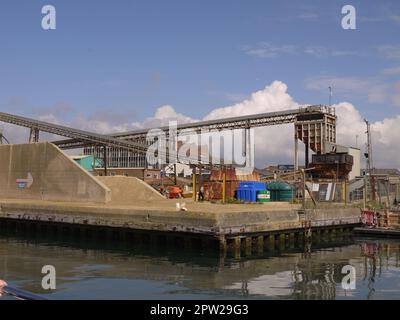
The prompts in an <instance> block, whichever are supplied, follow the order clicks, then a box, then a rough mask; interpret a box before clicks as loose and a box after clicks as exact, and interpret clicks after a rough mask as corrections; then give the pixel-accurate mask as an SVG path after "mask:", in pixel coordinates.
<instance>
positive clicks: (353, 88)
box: [304, 68, 400, 106]
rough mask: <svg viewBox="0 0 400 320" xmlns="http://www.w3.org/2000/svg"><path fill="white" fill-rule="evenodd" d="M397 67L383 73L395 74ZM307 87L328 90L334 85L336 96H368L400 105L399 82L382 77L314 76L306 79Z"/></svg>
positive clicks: (374, 101) (368, 97)
mask: <svg viewBox="0 0 400 320" xmlns="http://www.w3.org/2000/svg"><path fill="white" fill-rule="evenodd" d="M397 71H400V70H397V68H391V69H385V70H383V71H382V74H385V75H388V74H395V72H397ZM304 84H305V87H306V88H307V89H310V90H316V91H321V92H327V91H328V87H329V86H332V88H333V94H334V96H336V97H337V96H339V97H340V96H342V97H344V98H349V97H354V96H355V95H358V96H363V97H367V101H368V102H370V103H388V104H392V105H394V106H400V85H399V82H398V81H397V82H394V83H393V82H387V81H386V80H385V79H384V78H382V77H365V78H360V77H334V76H326V75H325V76H314V77H309V78H307V79H306V80H305V81H304Z"/></svg>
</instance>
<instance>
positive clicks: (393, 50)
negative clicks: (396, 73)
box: [378, 44, 400, 60]
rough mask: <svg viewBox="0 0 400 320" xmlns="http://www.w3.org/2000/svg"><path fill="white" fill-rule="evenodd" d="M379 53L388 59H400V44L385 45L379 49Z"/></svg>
mask: <svg viewBox="0 0 400 320" xmlns="http://www.w3.org/2000/svg"><path fill="white" fill-rule="evenodd" d="M378 52H379V54H380V55H381V56H383V57H384V58H386V59H391V60H395V59H400V45H398V44H390V45H383V46H379V47H378Z"/></svg>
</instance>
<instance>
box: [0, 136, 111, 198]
mask: <svg viewBox="0 0 400 320" xmlns="http://www.w3.org/2000/svg"><path fill="white" fill-rule="evenodd" d="M29 174H30V175H31V176H32V179H33V182H32V184H31V186H29V181H28V183H26V184H25V186H24V183H23V181H24V180H21V179H27V178H28V177H29ZM17 180H19V181H20V183H17ZM21 181H22V182H21ZM0 198H12V199H37V200H51V201H70V202H100V203H106V202H109V201H110V198H111V191H110V189H109V188H108V187H106V186H105V185H104V184H102V183H101V182H100V181H97V180H96V179H95V178H94V177H92V176H91V175H90V174H89V173H88V172H86V171H85V170H84V169H83V168H81V167H80V166H79V165H78V164H76V163H75V162H74V161H73V160H71V159H70V158H69V157H68V156H66V155H65V154H64V153H63V152H62V151H61V150H60V149H59V148H57V147H56V146H55V145H53V144H51V143H48V142H43V143H32V144H20V145H2V146H0Z"/></svg>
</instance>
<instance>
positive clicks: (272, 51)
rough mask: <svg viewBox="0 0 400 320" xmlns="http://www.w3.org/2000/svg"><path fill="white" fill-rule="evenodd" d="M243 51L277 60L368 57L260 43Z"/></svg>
mask: <svg viewBox="0 0 400 320" xmlns="http://www.w3.org/2000/svg"><path fill="white" fill-rule="evenodd" d="M242 49H243V51H244V52H245V53H246V54H248V55H252V56H256V57H259V58H275V57H278V56H281V55H298V54H305V55H309V56H312V57H315V58H326V57H343V56H365V55H366V54H365V53H362V52H358V51H349V50H341V49H335V48H328V47H323V46H295V45H274V44H271V43H269V42H259V43H257V44H256V45H251V46H249V45H247V46H243V48H242Z"/></svg>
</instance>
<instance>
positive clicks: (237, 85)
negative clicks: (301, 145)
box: [0, 0, 400, 121]
mask: <svg viewBox="0 0 400 320" xmlns="http://www.w3.org/2000/svg"><path fill="white" fill-rule="evenodd" d="M45 4H52V5H54V6H55V7H56V9H57V29H56V30H53V31H44V30H42V28H41V19H42V14H41V8H42V6H43V5H45ZM345 4H352V5H353V6H355V7H356V9H357V30H343V29H342V28H341V18H342V14H341V8H342V6H343V5H345ZM399 31H400V2H398V1H350V2H349V1H346V2H345V1H330V2H329V3H328V2H327V1H295V2H294V1H285V0H282V1H235V0H231V1H183V0H182V1H176V0H171V1H127V0H118V1H104V0H100V1H99V0H97V1H92V0H86V1H75V0H69V1H65V0H64V1H59V0H48V1H34V0H30V1H22V0H13V1H9V0H3V1H1V4H0V38H1V44H2V45H1V53H0V55H1V60H0V72H1V73H0V88H1V90H0V102H1V104H2V106H3V107H2V109H4V110H5V111H13V112H15V113H19V114H26V115H35V114H40V113H45V112H46V111H48V110H49V109H51V108H59V109H60V113H63V115H62V117H69V116H71V115H73V114H74V112H82V113H84V114H85V115H88V116H91V115H93V114H94V113H95V112H96V111H101V112H104V113H108V112H111V113H114V115H115V117H117V118H118V115H120V116H121V118H124V117H126V116H129V117H131V118H132V120H137V121H140V120H141V119H144V118H146V117H148V116H151V115H152V114H153V113H154V111H155V110H156V108H158V107H159V106H161V105H164V104H170V105H173V106H174V108H175V109H176V110H177V111H178V112H181V113H184V114H186V115H189V116H191V117H194V118H202V117H204V116H205V115H206V114H207V113H208V112H209V111H211V110H212V109H214V108H216V107H221V106H225V105H229V104H232V103H233V102H237V101H240V100H242V99H243V98H244V97H246V96H247V95H249V94H250V93H252V92H255V91H257V90H260V89H262V88H264V87H265V86H266V85H268V84H270V83H271V82H272V81H274V80H281V81H283V82H284V83H286V84H287V85H288V87H289V90H288V91H289V93H290V95H291V96H292V97H293V98H294V99H295V100H296V101H298V102H300V103H327V102H328V89H327V85H326V84H328V83H333V86H334V97H333V100H334V102H339V101H349V102H351V103H352V104H354V105H355V106H357V108H358V109H359V110H360V111H361V112H362V113H363V115H365V116H367V117H368V118H370V119H371V120H379V119H382V118H384V117H389V116H393V115H397V114H399V108H400V102H399V101H397V102H398V103H395V102H394V101H392V100H393V99H392V100H391V99H389V98H387V97H385V96H386V93H387V95H390V94H392V93H393V92H392V91H391V90H392V89H393V88H392V86H393V85H395V83H396V81H398V78H399V75H400V72H399V70H398V68H399V67H400V44H399V43H400V42H399V36H398V35H399ZM396 68H397V71H396ZM386 69H387V70H386ZM384 70H386V71H384ZM331 79H334V81H331ZM371 90H372V92H373V93H375V95H373V96H372V98H371V97H369V93H370V91H371ZM385 90H387V91H385ZM393 94H395V93H393ZM395 101H396V100H395ZM60 106H62V107H60ZM117 118H116V119H117ZM116 121H117V120H116Z"/></svg>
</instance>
